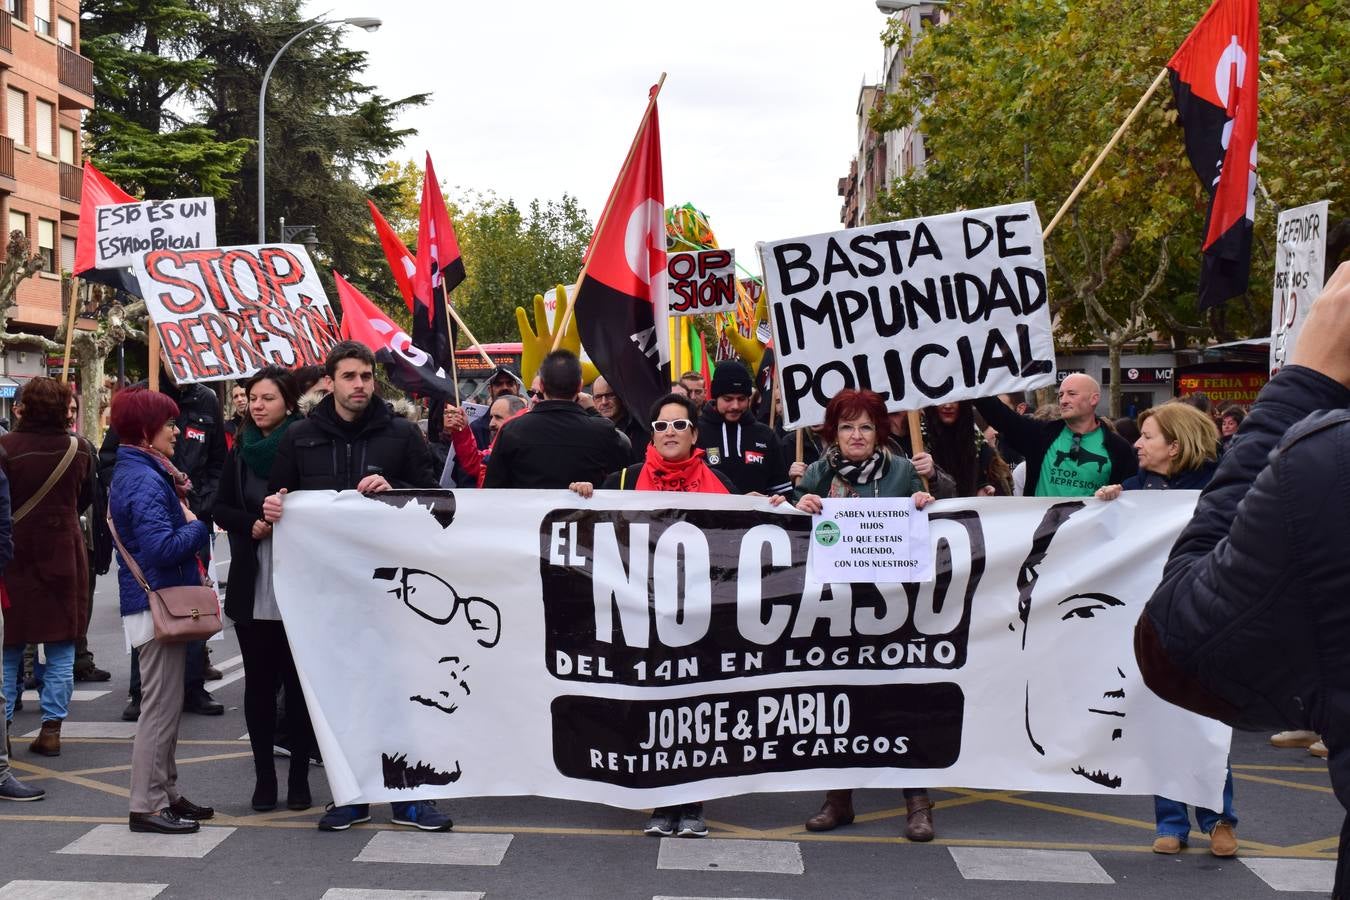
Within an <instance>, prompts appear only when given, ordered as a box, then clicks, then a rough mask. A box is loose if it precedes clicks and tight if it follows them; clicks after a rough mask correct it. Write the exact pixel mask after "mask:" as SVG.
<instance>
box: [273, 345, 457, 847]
mask: <svg viewBox="0 0 1350 900" xmlns="http://www.w3.org/2000/svg"><path fill="white" fill-rule="evenodd" d="M324 372H325V376H326V379H325V380H326V381H327V382H328V383H329V386H330V387H331V389H332V393H331V394H330V395H329V396H327V397H325V398H324V399H323V400H322V401H320V403H319V405H318V406H316V407H315V408H314V411H313V412H311V413H310V414H309V418H307V419H305V420H304V421H303V422H296V423H295V424H294V425H292V426H291V427H290V428H288V429H286V434H285V436H284V437H283V438H282V440H281V446H280V447H278V448H277V455H276V460H275V462H273V464H272V475H271V478H270V479H269V481H268V488H269V490H271V491H272V494H271V495H270V496H268V498H267V500H266V501H264V503H263V517H264V518H265V519H266V520H267V522H268V523H269V524H273V523H276V522H277V521H279V520H280V519H281V517H282V510H283V506H284V503H285V497H286V492H287V491H322V490H329V491H344V490H357V491H360V492H361V493H363V494H378V493H381V492H383V491H387V490H390V489H392V488H434V487H436V475H435V473H434V471H433V469H432V461H431V451H430V449H429V448H428V447H427V442H426V439H425V438H424V437H423V436H422V431H421V429H419V428H418V427H417V426H416V425H414V424H413V423H412V422H411V421H409V420H408V419H405V418H403V417H401V416H395V415H394V414H393V413H392V412H390V410H389V406H388V405H387V404H386V403H385V402H384V401H383V400H381V399H380V398H379V397H378V396H376V394H375V357H374V355H373V354H372V353H371V352H370V350H369V349H368V348H367V347H366V346H365V345H363V344H359V343H357V342H355V341H343V342H342V343H340V344H337V345H336V346H334V347H333V349H332V350H329V351H328V358H327V359H326V360H325V361H324ZM298 749H299V748H295V749H294V750H293V752H296V751H298ZM392 806H393V817H392V819H391V821H392V822H393V823H394V824H395V825H406V826H408V827H410V828H417V829H420V830H422V831H448V830H449V829H450V827H451V825H452V824H453V823H452V822H451V821H450V817H449V816H447V815H446V814H445V813H443V812H440V811H439V810H437V809H436V805H435V802H434V801H429V800H418V801H412V802H409V803H395V804H392ZM369 821H370V806H369V805H367V804H364V803H362V804H353V805H349V806H334V807H333V808H332V809H330V810H328V812H326V813H325V814H324V816H323V818H322V819H320V820H319V830H320V831H346V830H347V829H348V828H350V827H352V826H353V825H357V824H360V823H361V822H369Z"/></svg>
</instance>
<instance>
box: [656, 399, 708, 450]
mask: <svg viewBox="0 0 1350 900" xmlns="http://www.w3.org/2000/svg"><path fill="white" fill-rule="evenodd" d="M697 440H698V428H696V427H695V426H694V423H693V422H691V421H689V410H688V409H686V408H685V407H684V405H683V404H680V403H667V404H666V405H665V406H663V407H661V411H660V412H659V413H657V417H656V421H654V422H652V446H653V447H655V448H656V452H657V453H659V454H661V458H662V459H664V460H666V461H667V462H683V461H684V460H686V459H688V458H689V454H691V453H693V452H694V442H695V441H697Z"/></svg>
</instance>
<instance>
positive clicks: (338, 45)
mask: <svg viewBox="0 0 1350 900" xmlns="http://www.w3.org/2000/svg"><path fill="white" fill-rule="evenodd" d="M301 6H302V4H301V3H300V2H299V0H218V2H214V3H205V4H202V5H201V8H203V9H205V10H207V13H208V15H209V17H210V21H209V22H208V23H205V24H203V25H202V26H201V29H200V32H199V34H200V39H199V45H200V47H201V55H202V56H203V57H204V58H206V59H209V60H211V61H212V62H213V64H214V66H215V75H214V77H213V78H212V79H211V81H210V83H209V84H208V85H207V87H206V88H205V89H204V90H203V91H202V92H201V94H200V101H201V103H202V106H203V110H204V116H203V122H204V124H206V125H207V127H209V128H210V129H211V130H212V131H213V132H215V133H216V134H217V135H219V136H220V137H222V138H225V139H230V140H233V139H241V138H248V137H250V136H256V134H257V128H258V90H259V88H260V86H261V84H262V76H263V72H264V71H265V70H266V68H267V65H268V63H269V62H270V61H271V60H272V58H273V56H274V55H275V54H276V52H277V50H279V49H280V48H281V46H282V45H283V44H284V43H285V42H286V41H287V40H289V39H290V38H291V37H292V36H293V35H295V34H296V33H297V32H299V31H300V30H302V29H303V28H305V27H306V26H307V25H308V24H311V22H309V21H305V20H303V19H302V17H301V12H302V9H301ZM342 32H343V29H341V28H318V29H315V30H314V31H312V32H310V33H309V34H307V35H306V36H305V37H303V38H301V39H300V40H299V41H297V42H296V43H295V44H292V45H291V46H290V47H289V48H288V49H287V50H286V52H285V54H284V55H283V56H282V57H281V58H280V60H279V61H278V62H277V65H276V68H275V69H273V71H272V78H271V80H270V81H269V83H268V89H267V107H266V112H267V123H266V124H267V128H266V133H267V152H266V157H265V159H266V167H267V169H266V180H267V217H268V222H267V223H266V225H267V238H268V240H269V241H275V240H278V239H279V238H280V234H279V228H278V219H279V218H282V217H284V218H285V219H286V222H287V223H288V224H291V225H313V226H315V228H316V231H317V233H318V237H319V252H320V254H321V255H322V256H323V257H325V258H324V260H323V264H324V265H326V266H331V267H332V268H335V269H337V270H338V271H340V272H342V273H344V274H346V275H348V276H349V277H353V278H356V279H359V280H361V281H366V280H368V279H369V278H370V277H372V276H374V275H376V274H377V273H378V272H381V271H383V269H384V266H383V256H382V254H381V253H380V252H379V247H378V244H377V243H376V242H374V241H373V239H371V238H369V237H368V235H369V234H370V233H371V227H370V213H369V212H368V210H367V208H366V203H365V201H366V198H367V197H370V198H371V199H373V200H374V201H375V203H376V204H377V205H379V206H384V205H385V201H386V200H387V199H388V196H387V195H386V186H385V185H384V184H383V183H382V182H381V181H380V180H379V176H380V174H381V173H382V171H383V169H384V161H385V160H386V159H387V158H388V157H389V156H390V154H392V153H394V152H395V151H396V150H397V149H398V148H399V147H400V146H401V145H402V143H403V141H404V139H405V138H407V137H409V136H411V135H412V134H413V133H414V132H413V131H412V130H411V129H400V128H397V127H396V120H397V118H398V116H399V114H400V113H401V112H403V111H404V110H406V109H408V108H410V107H415V106H420V105H422V104H424V103H425V102H426V101H427V97H428V95H427V94H416V95H413V96H411V97H404V98H402V99H399V100H389V99H387V98H385V97H383V96H381V95H380V94H378V93H376V92H375V91H374V89H373V88H372V87H371V86H370V85H367V84H364V83H362V81H361V80H360V79H361V76H362V73H363V72H364V71H365V69H366V56H365V54H364V53H361V52H357V51H353V50H348V49H346V48H345V47H344V46H343V43H342V41H343V34H342ZM256 169H257V155H256V148H254V149H253V150H251V151H250V152H249V154H248V155H247V156H246V157H245V159H244V172H245V173H246V174H245V177H241V178H239V179H238V180H236V181H235V182H234V184H233V185H232V186H231V189H230V192H229V195H228V203H226V204H225V205H224V209H223V210H218V212H217V230H218V232H219V234H220V240H221V242H222V243H253V242H254V241H255V240H256V237H257V202H258V197H257V183H256V178H255V177H254V173H255V172H256Z"/></svg>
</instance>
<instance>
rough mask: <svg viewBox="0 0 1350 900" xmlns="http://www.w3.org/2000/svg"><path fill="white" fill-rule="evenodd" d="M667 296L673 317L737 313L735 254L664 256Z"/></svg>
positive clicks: (696, 252)
mask: <svg viewBox="0 0 1350 900" xmlns="http://www.w3.org/2000/svg"><path fill="white" fill-rule="evenodd" d="M666 292H667V294H668V296H669V297H670V314H671V315H672V316H702V315H705V314H708V313H732V312H735V311H736V303H737V296H736V254H735V253H734V252H733V251H731V250H688V251H685V252H682V253H667V254H666Z"/></svg>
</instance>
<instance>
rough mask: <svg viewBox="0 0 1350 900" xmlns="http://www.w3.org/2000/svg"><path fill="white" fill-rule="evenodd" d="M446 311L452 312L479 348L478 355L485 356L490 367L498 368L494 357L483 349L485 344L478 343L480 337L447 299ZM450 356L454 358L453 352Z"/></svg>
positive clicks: (451, 314) (485, 360)
mask: <svg viewBox="0 0 1350 900" xmlns="http://www.w3.org/2000/svg"><path fill="white" fill-rule="evenodd" d="M445 311H446V312H447V313H449V314H450V318H452V319H454V320H455V324H456V325H458V326H459V330H460V331H462V332H464V334H465V335H467V336H468V338H469V340H471V341H473V345H474V346H475V347H477V348H478V355H479V356H481V357H483V362H485V363H487V365H488V368H489V369H493V368H496V366H497V364H496V363H494V362H493V361H492V357H490V356H488V355H487V351H486V350H484V349H483V345H482V344H480V343H478V338H476V337H474V336H473V332H472V331H470V330H469V326H468V325H465V324H464V320H463V319H461V318H460V317H459V313H457V312H455V308H454V307H453V306H451V305H450V303H449V301H446V304H445ZM450 356H451V358H452V359H453V358H454V354H453V353H452V354H450Z"/></svg>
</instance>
